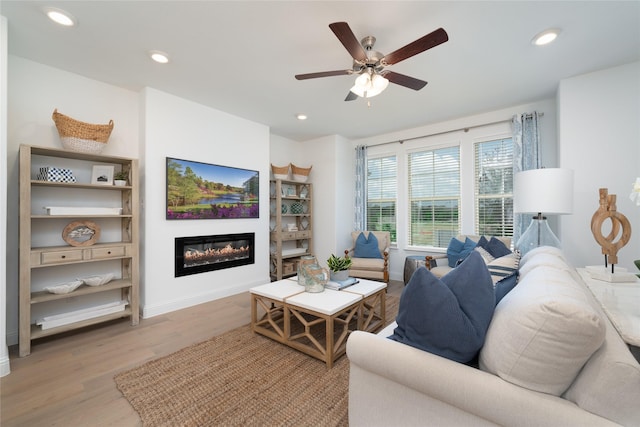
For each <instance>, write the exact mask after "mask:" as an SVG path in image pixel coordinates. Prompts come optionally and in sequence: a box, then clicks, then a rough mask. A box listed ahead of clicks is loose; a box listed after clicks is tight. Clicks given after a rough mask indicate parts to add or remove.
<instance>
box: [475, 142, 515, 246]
mask: <svg viewBox="0 0 640 427" xmlns="http://www.w3.org/2000/svg"><path fill="white" fill-rule="evenodd" d="M474 151H475V154H474V157H475V207H476V208H475V228H476V233H478V234H479V235H487V236H513V141H512V139H511V138H507V139H498V140H495V141H486V142H478V143H476V144H475V150H474Z"/></svg>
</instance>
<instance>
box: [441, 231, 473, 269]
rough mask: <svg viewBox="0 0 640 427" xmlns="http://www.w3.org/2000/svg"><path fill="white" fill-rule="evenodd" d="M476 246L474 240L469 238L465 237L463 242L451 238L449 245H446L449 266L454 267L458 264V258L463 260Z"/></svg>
mask: <svg viewBox="0 0 640 427" xmlns="http://www.w3.org/2000/svg"><path fill="white" fill-rule="evenodd" d="M475 247H476V242H474V241H473V240H471V239H470V238H468V237H467V238H466V239H465V241H464V242H461V241H460V240H458V239H456V238H455V237H452V238H451V241H450V242H449V246H448V247H447V259H448V261H449V267H451V268H454V267H456V266H457V265H458V262H459V261H460V260H464V259H465V258H466V257H467V256H469V254H470V253H471V252H472V251H473V249H474V248H475Z"/></svg>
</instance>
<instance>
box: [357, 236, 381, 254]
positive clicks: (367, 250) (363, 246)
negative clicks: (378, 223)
mask: <svg viewBox="0 0 640 427" xmlns="http://www.w3.org/2000/svg"><path fill="white" fill-rule="evenodd" d="M353 257H354V258H382V255H381V254H380V249H379V248H378V238H377V237H376V236H375V235H374V234H373V233H372V232H369V237H368V238H367V237H365V236H364V233H360V234H359V235H358V238H357V239H356V247H355V248H354V250H353Z"/></svg>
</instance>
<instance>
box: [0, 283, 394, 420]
mask: <svg viewBox="0 0 640 427" xmlns="http://www.w3.org/2000/svg"><path fill="white" fill-rule="evenodd" d="M402 288H403V285H402V283H401V282H395V281H392V282H391V283H390V284H389V290H388V293H389V294H390V295H396V296H398V297H399V296H400V294H401V292H402ZM250 311H251V308H250V298H249V294H248V293H246V292H245V293H241V294H238V295H234V296H231V297H227V298H223V299H219V300H216V301H212V302H209V303H205V304H200V305H198V306H195V307H191V308H188V309H184V310H179V311H175V312H173V313H168V314H165V315H161V316H156V317H152V318H150V319H141V321H140V324H139V325H138V326H135V327H132V326H130V324H129V322H128V320H126V319H123V320H120V321H114V322H111V323H108V324H103V325H100V326H96V327H93V328H87V329H84V330H82V331H79V332H75V333H69V334H67V335H64V336H62V335H59V336H55V337H49V338H44V339H41V340H37V341H34V342H33V343H32V346H31V355H29V356H27V357H23V358H19V357H17V348H16V347H11V348H10V349H9V352H10V358H11V360H10V364H11V373H10V374H9V375H7V376H5V377H3V378H1V379H0V389H1V394H0V413H1V417H0V425H2V426H3V427H10V426H74V427H75V426H92V427H93V426H114V425H117V426H122V427H125V426H139V425H141V424H140V420H139V418H138V415H137V413H136V412H135V411H134V410H133V408H131V406H130V405H129V403H128V402H127V400H126V399H124V397H122V395H121V394H120V391H118V389H117V388H116V386H115V382H114V381H113V376H114V375H115V374H116V373H118V372H121V371H124V370H127V369H129V368H133V367H136V366H138V365H140V364H142V363H144V362H146V361H149V360H152V359H155V358H158V357H160V356H164V355H167V354H170V353H173V352H175V351H177V350H180V349H181V348H183V347H186V346H188V345H190V344H193V343H197V342H200V341H204V340H206V339H208V338H210V337H212V336H216V335H219V334H221V333H223V332H225V331H228V330H230V329H233V328H235V327H238V326H242V325H246V324H248V323H249V321H250V320H251V313H250Z"/></svg>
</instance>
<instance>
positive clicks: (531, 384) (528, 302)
mask: <svg viewBox="0 0 640 427" xmlns="http://www.w3.org/2000/svg"><path fill="white" fill-rule="evenodd" d="M604 337H605V323H604V321H603V320H602V319H601V317H600V314H599V313H598V311H597V310H596V309H594V307H593V306H592V305H591V303H590V301H589V300H588V298H587V296H586V295H585V293H584V289H583V288H582V287H581V286H580V285H579V284H577V283H575V282H574V281H573V279H572V276H571V274H570V273H568V272H563V271H559V270H556V269H535V270H534V271H532V272H531V273H529V274H528V275H527V277H526V278H524V279H523V280H522V281H521V282H520V283H519V284H518V286H516V287H515V288H514V289H513V290H512V291H511V292H509V293H508V294H507V295H506V296H505V297H504V298H503V299H502V301H500V303H499V304H498V305H497V306H496V310H495V312H494V316H493V320H492V322H491V325H490V326H489V330H488V331H487V336H486V340H485V344H484V347H483V348H482V350H481V352H480V369H482V370H484V371H487V372H490V373H493V374H495V375H498V376H499V377H501V378H502V379H504V380H505V381H509V382H511V383H513V384H517V385H519V386H521V387H525V388H528V389H530V390H535V391H540V392H543V393H549V394H553V395H556V396H560V395H561V394H562V393H563V392H564V391H565V390H566V389H567V388H568V387H569V386H570V385H571V383H572V382H573V380H574V379H575V377H576V376H577V375H578V373H579V372H580V369H582V367H583V366H584V364H585V363H586V362H587V360H588V359H589V357H591V355H592V354H593V353H594V352H595V351H596V350H597V349H598V348H599V347H600V346H601V345H602V343H603V341H604Z"/></svg>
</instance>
